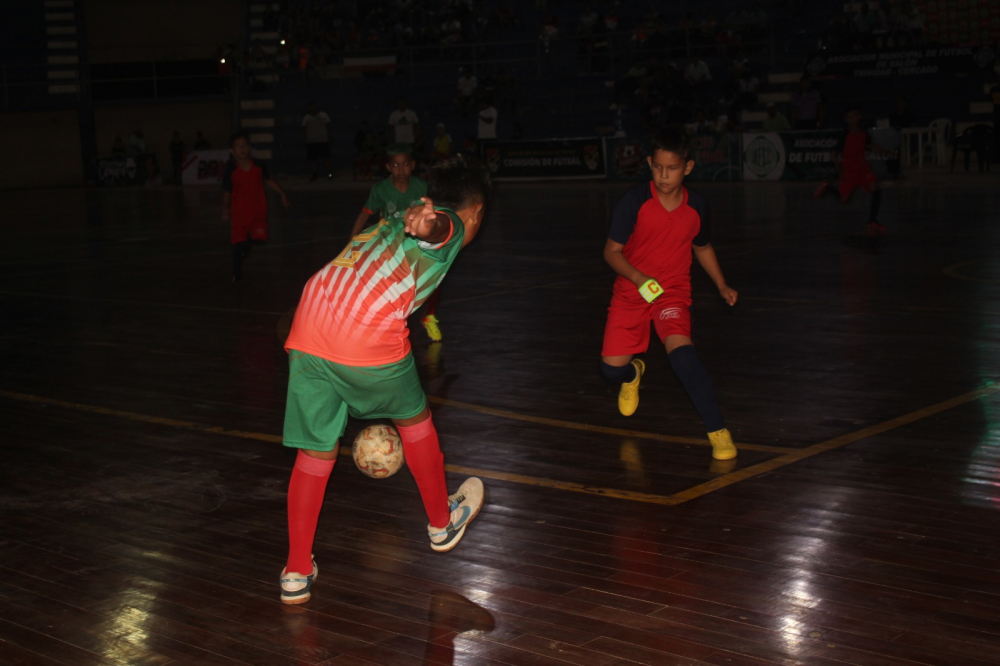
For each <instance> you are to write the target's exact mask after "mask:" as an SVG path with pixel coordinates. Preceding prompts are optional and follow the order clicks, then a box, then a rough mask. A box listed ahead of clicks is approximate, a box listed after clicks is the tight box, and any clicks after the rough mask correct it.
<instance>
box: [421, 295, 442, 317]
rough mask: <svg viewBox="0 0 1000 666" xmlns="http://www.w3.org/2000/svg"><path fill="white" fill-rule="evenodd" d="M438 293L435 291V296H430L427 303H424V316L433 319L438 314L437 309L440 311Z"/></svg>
mask: <svg viewBox="0 0 1000 666" xmlns="http://www.w3.org/2000/svg"><path fill="white" fill-rule="evenodd" d="M438 293H439V292H437V291H435V292H434V293H433V294H431V295H430V297H429V298H428V299H427V300H426V301H424V316H425V317H433V316H434V313H435V312H437V309H438Z"/></svg>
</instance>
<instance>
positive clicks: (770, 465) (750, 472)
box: [0, 384, 1000, 506]
mask: <svg viewBox="0 0 1000 666" xmlns="http://www.w3.org/2000/svg"><path fill="white" fill-rule="evenodd" d="M997 392H1000V384H991V385H989V386H985V387H983V388H979V389H976V390H975V391H970V392H968V393H963V394H962V395H959V396H956V397H954V398H950V399H948V400H943V401H941V402H938V403H935V404H933V405H929V406H927V407H923V408H921V409H918V410H916V411H913V412H910V413H908V414H903V415H902V416H897V417H896V418H894V419H889V420H888V421H883V422H882V423H877V424H875V425H872V426H869V427H867V428H862V429H861V430H856V431H854V432H851V433H847V434H845V435H840V436H839V437H834V438H833V439H828V440H826V441H825V442H820V443H819V444H813V445H812V446H808V447H806V448H804V449H788V448H781V447H768V448H771V449H775V450H778V451H781V452H783V455H780V456H778V457H777V458H773V459H771V460H768V461H765V462H762V463H758V464H756V465H751V466H750V467H746V468H744V469H741V470H738V471H735V472H730V473H728V474H725V475H723V476H720V477H718V478H716V479H712V480H711V481H706V482H705V483H700V484H698V485H696V486H693V487H691V488H688V489H687V490H682V491H680V492H677V493H674V494H673V495H653V494H650V493H641V492H636V491H631V490H621V489H617V488H601V487H597V486H588V485H585V484H581V483H574V482H572V481H557V480H555V479H545V478H540V477H533V476H526V475H523V474H512V473H507V472H499V471H496V470H489V469H478V468H474V467H464V466H461V465H445V469H446V470H447V471H449V472H454V473H460V474H471V475H475V476H481V477H484V478H487V479H494V480H497V481H508V482H511V483H519V484H522V485H529V486H539V487H543V488H553V489H556V490H564V491H570V492H578V493H584V494H588V495H599V496H602V497H614V498H617V499H625V500H632V501H636V502H645V503H648V504H659V505H665V506H675V505H678V504H683V503H684V502H688V501H690V500H693V499H697V498H699V497H702V496H703V495H707V494H709V493H712V492H715V491H716V490H720V489H722V488H725V487H727V486H731V485H733V484H735V483H739V482H740V481H745V480H746V479H749V478H752V477H755V476H759V475H761V474H766V473H767V472H772V471H774V470H776V469H779V468H781V467H785V466H788V465H791V464H792V463H796V462H799V461H800V460H804V459H806V458H811V457H813V456H816V455H819V454H820V453H825V452H827V451H832V450H834V449H838V448H840V447H842V446H846V445H847V444H852V443H854V442H857V441H860V440H862V439H867V438H869V437H874V436H875V435H880V434H882V433H885V432H889V431H890V430H895V429H896V428H900V427H902V426H905V425H909V424H911V423H914V422H916V421H920V420H922V419H925V418H928V417H930V416H934V415H935V414H940V413H941V412H944V411H947V410H949V409H953V408H954V407H958V406H960V405H964V404H966V403H968V402H972V401H974V400H979V399H980V398H983V397H986V396H989V395H993V394H995V393H997ZM0 397H4V398H9V399H11V400H17V401H20V402H32V403H36V404H45V405H53V406H57V407H64V408H66V409H73V410H76V411H81V412H88V413H92V414H103V415H107V416H117V417H119V418H126V419H130V420H133V421H141V422H144V423H155V424H160V425H167V426H172V427H175V428H183V429H186V430H195V431H198V432H205V433H212V434H218V435H229V436H232V437H243V438H246V439H255V440H258V441H263V442H271V443H278V444H280V443H281V441H282V438H281V436H280V435H269V434H267V433H261V432H252V431H247V430H229V429H227V428H222V427H219V426H208V425H204V424H201V423H195V422H193V421H183V420H180V419H171V418H166V417H160V416H152V415H149V414H140V413H138V412H130V411H126V410H121V409H111V408H109V407H99V406H96V405H85V404H81V403H75V402H68V401H65V400H56V399H54V398H45V397H42V396H36V395H29V394H26V393H17V392H14V391H3V390H0ZM428 398H429V399H431V400H432V401H433V402H437V403H438V404H445V405H451V406H453V407H456V408H459V409H464V408H466V407H475V408H476V409H475V410H473V411H480V412H482V413H486V414H491V415H494V416H502V417H504V418H511V417H510V416H509V415H515V416H516V417H517V418H518V420H528V421H530V422H534V423H543V424H545V425H553V426H556V427H567V426H566V425H565V424H572V426H585V424H573V422H571V421H557V420H555V419H543V418H542V417H531V416H528V415H523V414H516V412H507V411H506V410H496V409H493V408H492V407H482V406H480V405H470V404H469V403H460V402H457V401H451V400H447V401H446V400H445V399H443V398H437V399H435V398H434V397H433V396H428ZM486 410H489V411H486ZM536 419H538V420H536ZM572 426H571V427H572ZM594 428H600V429H596V430H593V432H604V433H607V434H619V435H626V436H633V437H641V436H646V438H649V439H659V440H661V441H671V442H679V443H688V439H689V438H683V437H670V436H668V435H656V434H655V433H640V432H632V431H628V430H620V431H619V430H616V429H615V428H603V427H601V426H594ZM574 429H580V430H590V429H591V428H590V427H574ZM691 439H692V440H693V438H691ZM696 443H699V444H701V443H702V442H701V440H697V441H696ZM706 445H707V444H706ZM740 446H741V447H742V448H743V449H751V447H752V446H754V445H748V444H741V445H740ZM757 448H758V449H762V448H764V447H757ZM751 450H753V449H751ZM340 454H341V455H350V448H349V447H345V446H342V447H341V452H340Z"/></svg>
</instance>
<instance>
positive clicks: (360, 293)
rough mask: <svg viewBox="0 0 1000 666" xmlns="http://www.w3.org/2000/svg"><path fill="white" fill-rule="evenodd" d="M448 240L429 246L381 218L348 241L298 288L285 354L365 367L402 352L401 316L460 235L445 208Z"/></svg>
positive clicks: (450, 257) (433, 283)
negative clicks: (291, 352) (299, 353)
mask: <svg viewBox="0 0 1000 666" xmlns="http://www.w3.org/2000/svg"><path fill="white" fill-rule="evenodd" d="M444 212H446V213H448V215H449V217H450V218H451V224H452V230H451V235H450V236H449V237H448V239H447V240H445V242H443V243H441V244H439V245H431V244H430V243H426V242H424V241H421V240H418V239H416V238H414V237H412V236H409V235H407V234H406V232H405V231H403V221H402V220H400V219H397V218H390V219H388V220H386V219H383V220H381V221H379V223H378V224H377V225H375V226H373V227H369V228H368V229H366V230H364V231H363V232H362V233H360V234H358V235H357V236H355V237H354V238H353V239H351V241H350V243H348V244H347V247H346V248H344V251H343V252H341V254H340V256H338V257H337V258H336V259H334V260H333V261H331V262H330V263H329V264H327V265H326V266H324V267H323V269H322V270H320V271H319V272H318V273H316V274H315V275H313V276H312V277H311V278H310V279H309V281H308V282H307V283H306V286H305V289H303V291H302V298H301V299H300V300H299V307H298V309H297V310H296V312H295V318H294V320H293V321H292V329H291V333H289V335H288V339H287V340H286V341H285V349H296V350H298V351H303V352H306V353H309V354H312V355H313V356H319V357H320V358H325V359H327V360H329V361H333V362H334V363H340V364H343V365H350V366H373V365H385V364H389V363H395V362H397V361H400V360H402V359H403V358H405V357H406V355H407V354H409V353H410V340H409V330H408V329H407V326H406V318H407V317H409V315H410V314H411V313H412V312H413V311H414V310H416V309H417V308H418V307H420V305H421V304H422V303H423V302H424V301H425V300H427V298H428V297H429V296H430V295H431V294H432V293H434V290H435V289H436V288H437V286H438V285H439V284H440V283H441V280H442V279H444V276H445V274H446V273H447V272H448V269H449V268H450V267H451V264H452V262H453V261H455V257H456V256H457V255H458V251H459V250H460V249H461V248H462V240H463V239H464V238H465V227H464V226H462V222H461V220H460V219H459V218H458V216H457V215H455V214H454V213H452V212H451V211H447V210H446V211H444Z"/></svg>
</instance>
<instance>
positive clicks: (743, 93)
mask: <svg viewBox="0 0 1000 666" xmlns="http://www.w3.org/2000/svg"><path fill="white" fill-rule="evenodd" d="M758 90H760V80H759V79H758V78H757V77H756V76H754V75H753V72H751V71H750V70H747V71H745V72H743V75H742V76H741V77H740V80H739V82H738V83H737V103H738V104H739V106H740V108H741V109H749V108H750V107H751V106H753V105H754V104H755V103H756V102H757V91H758Z"/></svg>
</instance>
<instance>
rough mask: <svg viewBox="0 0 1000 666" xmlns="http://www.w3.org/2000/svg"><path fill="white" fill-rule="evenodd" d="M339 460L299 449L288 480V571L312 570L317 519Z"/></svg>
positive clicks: (301, 571)
mask: <svg viewBox="0 0 1000 666" xmlns="http://www.w3.org/2000/svg"><path fill="white" fill-rule="evenodd" d="M335 462H337V461H336V460H320V459H319V458H313V457H312V456H311V455H309V454H307V453H306V452H305V451H303V450H301V449H299V455H298V457H297V458H296V459H295V467H294V468H293V469H292V480H291V481H290V482H289V484H288V563H287V564H286V565H285V570H286V571H295V572H298V573H300V574H303V575H305V576H308V575H309V574H311V573H312V571H313V568H312V547H313V539H314V538H315V536H316V522H317V521H318V520H319V511H320V509H321V508H323V497H324V496H325V495H326V482H327V481H329V480H330V472H332V471H333V465H334V463H335Z"/></svg>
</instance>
